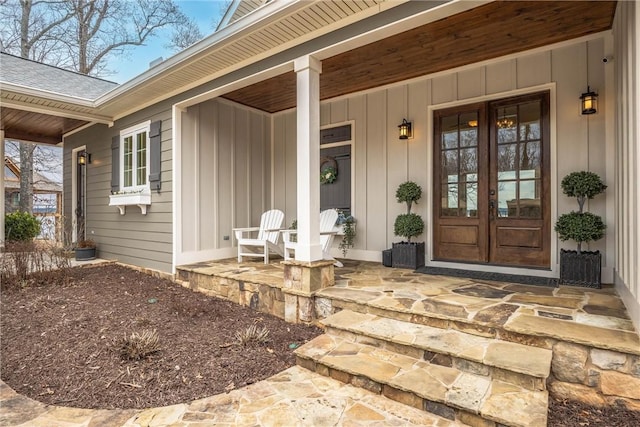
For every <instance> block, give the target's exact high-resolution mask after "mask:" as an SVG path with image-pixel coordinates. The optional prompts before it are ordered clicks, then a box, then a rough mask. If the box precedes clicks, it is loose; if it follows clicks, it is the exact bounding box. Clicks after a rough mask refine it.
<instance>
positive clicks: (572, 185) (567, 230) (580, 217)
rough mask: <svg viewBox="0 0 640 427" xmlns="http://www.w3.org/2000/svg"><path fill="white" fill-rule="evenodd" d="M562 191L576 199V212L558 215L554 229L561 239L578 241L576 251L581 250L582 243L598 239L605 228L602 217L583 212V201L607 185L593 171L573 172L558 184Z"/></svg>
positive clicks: (592, 196)
mask: <svg viewBox="0 0 640 427" xmlns="http://www.w3.org/2000/svg"><path fill="white" fill-rule="evenodd" d="M560 185H561V186H562V191H563V192H564V194H566V195H567V196H569V197H575V198H576V199H577V200H578V212H575V211H573V212H570V213H567V214H563V215H560V217H559V218H558V221H556V226H555V230H556V232H557V233H558V237H559V238H560V240H562V241H566V240H574V241H576V242H577V243H578V248H577V250H578V253H580V252H581V251H582V243H588V242H591V241H595V240H599V239H601V238H602V237H603V236H604V230H605V229H606V228H607V226H606V224H605V223H604V222H603V221H602V218H601V217H600V216H598V215H594V214H592V213H589V212H583V209H584V202H585V201H587V199H593V198H594V197H595V196H596V195H598V194H600V193H602V192H604V190H605V189H606V188H607V186H606V185H605V184H604V183H603V182H602V180H601V179H600V177H599V176H598V175H597V174H595V173H593V172H586V171H581V172H573V173H570V174H569V175H567V176H565V177H564V178H563V179H562V182H561V184H560Z"/></svg>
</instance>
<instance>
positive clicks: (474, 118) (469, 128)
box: [460, 111, 478, 147]
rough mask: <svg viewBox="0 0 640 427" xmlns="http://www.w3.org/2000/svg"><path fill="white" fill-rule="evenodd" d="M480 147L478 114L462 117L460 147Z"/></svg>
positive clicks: (466, 114) (467, 114)
mask: <svg viewBox="0 0 640 427" xmlns="http://www.w3.org/2000/svg"><path fill="white" fill-rule="evenodd" d="M477 145H478V113H477V112H475V111H474V112H473V113H465V114H461V115H460V146H461V147H475V146H477Z"/></svg>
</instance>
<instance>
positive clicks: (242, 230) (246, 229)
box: [231, 227, 260, 240]
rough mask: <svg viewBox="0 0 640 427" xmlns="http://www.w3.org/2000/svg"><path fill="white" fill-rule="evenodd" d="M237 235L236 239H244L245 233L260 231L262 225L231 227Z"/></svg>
mask: <svg viewBox="0 0 640 427" xmlns="http://www.w3.org/2000/svg"><path fill="white" fill-rule="evenodd" d="M231 230H232V231H233V233H234V234H235V236H236V239H238V240H239V239H242V236H243V235H244V234H245V233H251V232H252V231H259V230H260V227H244V228H232V229H231Z"/></svg>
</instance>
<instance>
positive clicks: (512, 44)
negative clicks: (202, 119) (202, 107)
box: [224, 1, 616, 113]
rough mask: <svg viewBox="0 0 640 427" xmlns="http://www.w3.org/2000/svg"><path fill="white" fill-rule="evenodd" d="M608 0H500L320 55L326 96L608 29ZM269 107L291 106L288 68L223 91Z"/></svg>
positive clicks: (613, 5) (610, 19) (610, 6)
mask: <svg viewBox="0 0 640 427" xmlns="http://www.w3.org/2000/svg"><path fill="white" fill-rule="evenodd" d="M615 8H616V2H615V1H591V2H589V1H559V2H552V1H523V2H519V1H504V2H502V1H500V2H493V3H489V4H486V5H483V6H480V7H477V8H475V9H471V10H469V11H466V12H463V13H460V14H458V15H454V16H451V17H448V18H445V19H442V20H439V21H436V22H433V23H430V24H427V25H423V26H421V27H417V28H414V29H412V30H409V31H406V32H404V33H400V34H397V35H395V36H392V37H389V38H386V39H383V40H380V41H377V42H373V43H370V44H368V45H365V46H362V47H359V48H356V49H353V50H350V51H348V52H345V53H342V54H339V55H336V56H333V57H331V58H327V59H325V60H323V62H322V74H321V75H320V97H321V99H329V98H333V97H336V96H341V95H346V94H349V93H353V92H358V91H361V90H366V89H371V88H375V87H377V86H382V85H385V84H390V83H395V82H398V81H402V80H407V79H411V78H414V77H418V76H421V75H427V74H431V73H435V72H438V71H443V70H448V69H451V68H455V67H460V66H463V65H467V64H472V63H475V62H479V61H483V60H487V59H491V58H497V57H500V56H504V55H509V54H512V53H516V52H519V51H523V50H528V49H534V48H537V47H541V46H545V45H549V44H553V43H558V42H561V41H565V40H570V39H573V38H577V37H581V36H585V35H588V34H593V33H597V32H600V31H604V30H607V29H610V28H611V25H612V22H613V16H614V12H615ZM224 97H225V98H227V99H230V100H233V101H235V102H238V103H240V104H243V105H247V106H251V107H253V108H257V109H260V110H263V111H267V112H270V113H274V112H277V111H282V110H286V109H289V108H293V107H295V105H296V82H295V74H294V73H293V72H288V73H285V74H281V75H279V76H276V77H273V78H271V79H268V80H265V81H263V82H260V83H256V84H253V85H251V86H248V87H245V88H242V89H238V90H236V91H233V92H230V93H228V94H226V95H225V96H224Z"/></svg>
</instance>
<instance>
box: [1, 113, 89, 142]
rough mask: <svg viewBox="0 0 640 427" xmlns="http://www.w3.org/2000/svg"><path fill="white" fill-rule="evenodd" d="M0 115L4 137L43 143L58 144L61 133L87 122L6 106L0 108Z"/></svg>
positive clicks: (60, 139) (60, 140)
mask: <svg viewBox="0 0 640 427" xmlns="http://www.w3.org/2000/svg"><path fill="white" fill-rule="evenodd" d="M0 116H1V117H2V119H1V123H2V124H1V126H2V129H3V130H4V137H5V138H6V139H17V140H21V141H30V142H37V143H43V144H58V143H60V142H62V135H64V134H65V133H67V132H70V131H72V130H74V129H77V128H79V127H80V126H83V125H85V124H86V123H88V122H87V121H84V120H78V119H72V118H68V117H60V116H53V115H50V114H46V113H38V112H33V111H25V110H19V109H15V108H8V107H1V108H0Z"/></svg>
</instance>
